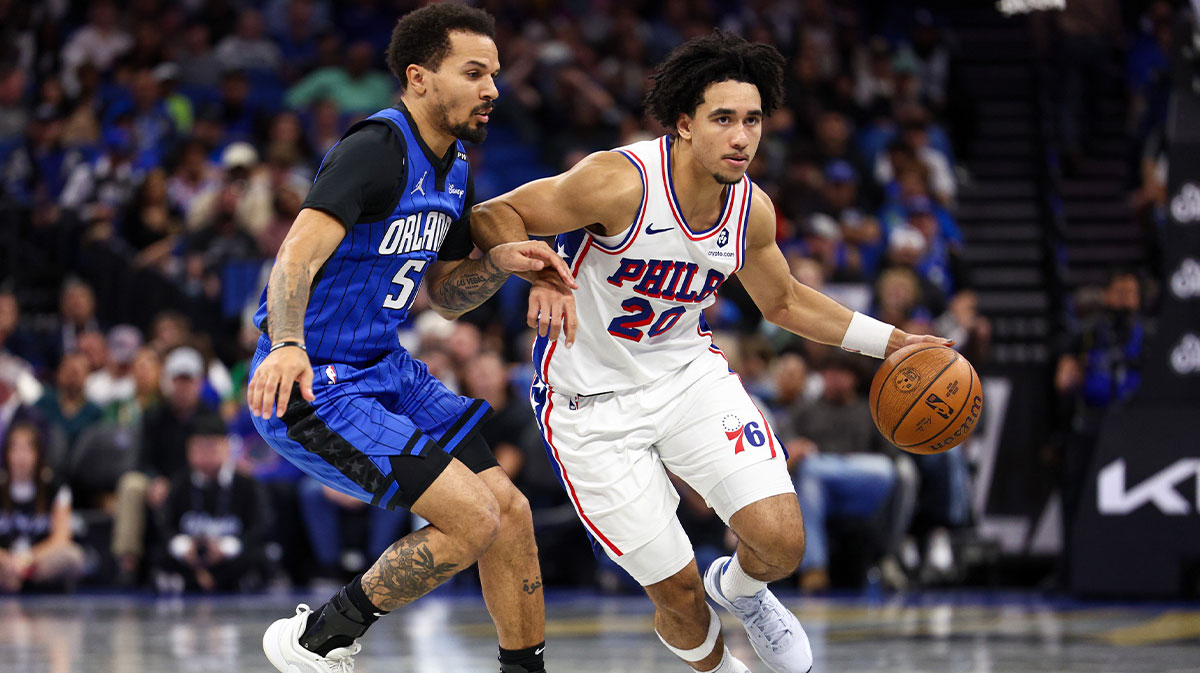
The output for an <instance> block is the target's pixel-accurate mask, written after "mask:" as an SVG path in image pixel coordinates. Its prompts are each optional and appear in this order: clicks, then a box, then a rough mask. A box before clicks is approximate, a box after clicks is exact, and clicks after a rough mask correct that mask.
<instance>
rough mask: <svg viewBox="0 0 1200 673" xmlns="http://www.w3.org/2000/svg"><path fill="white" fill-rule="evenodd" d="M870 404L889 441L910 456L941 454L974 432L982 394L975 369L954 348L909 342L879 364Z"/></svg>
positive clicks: (872, 416) (878, 424)
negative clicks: (914, 454)
mask: <svg viewBox="0 0 1200 673" xmlns="http://www.w3.org/2000/svg"><path fill="white" fill-rule="evenodd" d="M869 401H870V404H871V418H873V419H875V427H877V428H879V432H881V433H883V436H884V437H886V438H887V440H888V441H889V442H891V443H892V444H895V445H896V446H897V447H899V448H901V449H904V450H905V451H908V452H910V453H941V452H942V451H945V450H947V449H951V448H954V447H955V446H958V445H959V444H960V443H961V442H962V441H963V440H964V439H966V438H967V437H969V436H970V435H971V432H972V431H973V430H975V422H976V421H978V420H979V412H980V410H982V409H983V390H982V389H981V387H980V385H979V376H978V375H977V374H976V373H975V368H974V367H972V366H971V363H970V362H967V359H966V358H964V357H963V356H961V355H959V354H958V352H957V351H955V350H954V349H952V348H947V347H946V346H939V345H937V344H928V343H925V344H913V345H911V346H905V347H904V348H901V349H900V350H897V351H896V352H895V353H892V354H891V355H890V356H888V358H887V359H886V360H884V361H883V364H882V365H881V366H880V367H879V371H877V372H875V378H874V379H872V381H871V396H870V398H869Z"/></svg>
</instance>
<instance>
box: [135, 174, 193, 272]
mask: <svg viewBox="0 0 1200 673" xmlns="http://www.w3.org/2000/svg"><path fill="white" fill-rule="evenodd" d="M182 228H183V227H182V224H181V222H180V217H179V213H178V211H177V210H176V209H174V208H173V207H172V206H171V205H170V202H169V200H168V186H167V179H166V171H164V170H163V169H161V168H154V169H151V171H150V172H149V173H147V174H146V179H145V181H143V182H142V185H141V186H140V187H139V188H138V190H137V193H136V194H135V195H134V198H133V203H132V204H130V208H129V213H128V215H127V217H126V218H125V223H124V225H123V226H122V228H121V237H122V238H123V239H125V242H126V243H128V244H129V246H130V247H131V248H132V249H133V251H134V252H135V256H134V259H133V264H134V266H137V267H148V268H156V269H159V270H162V271H164V272H166V271H167V270H169V269H170V266H171V261H172V260H173V259H174V256H173V253H174V250H175V247H176V245H177V243H178V235H179V232H180V231H181V230H182Z"/></svg>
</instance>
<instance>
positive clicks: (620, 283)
mask: <svg viewBox="0 0 1200 673" xmlns="http://www.w3.org/2000/svg"><path fill="white" fill-rule="evenodd" d="M699 271H700V266H699V265H698V264H694V263H692V262H679V261H675V260H670V259H649V260H647V259H635V258H631V257H622V258H621V262H620V264H619V265H618V267H617V270H616V272H614V273H613V275H611V276H609V277H608V279H607V280H608V282H609V283H610V284H612V285H614V286H616V287H625V284H626V283H630V284H633V288H632V289H633V291H634V292H636V293H638V294H640V295H642V296H644V297H652V298H654V299H673V300H675V301H678V302H683V303H698V302H702V301H704V300H705V299H708V297H709V296H710V295H712V294H713V293H714V292H716V291H717V288H719V287H721V283H724V282H725V274H723V273H721V272H720V271H717V270H716V269H709V270H708V275H707V276H706V277H705V278H704V279H703V280H700V279H699V278H698V273H699Z"/></svg>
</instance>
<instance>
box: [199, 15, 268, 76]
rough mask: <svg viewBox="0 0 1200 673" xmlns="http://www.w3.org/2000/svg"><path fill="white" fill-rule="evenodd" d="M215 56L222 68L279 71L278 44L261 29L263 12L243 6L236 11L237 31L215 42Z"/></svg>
mask: <svg viewBox="0 0 1200 673" xmlns="http://www.w3.org/2000/svg"><path fill="white" fill-rule="evenodd" d="M215 53H216V56H217V60H218V61H220V63H221V66H222V67H223V68H224V69H225V70H265V71H268V72H276V73H277V72H279V69H280V66H281V65H282V62H283V60H282V57H281V56H280V53H279V45H277V44H275V42H274V41H272V40H271V39H270V38H268V37H267V36H266V35H265V33H264V28H263V17H262V13H261V12H259V11H258V10H257V9H243V10H242V11H241V13H240V14H238V20H237V32H235V33H234V34H233V35H230V36H228V37H226V38H224V39H222V40H221V41H220V42H218V43H217V48H216V52H215Z"/></svg>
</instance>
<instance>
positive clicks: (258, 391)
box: [246, 346, 316, 418]
mask: <svg viewBox="0 0 1200 673" xmlns="http://www.w3.org/2000/svg"><path fill="white" fill-rule="evenodd" d="M294 382H298V383H299V384H300V394H301V395H302V396H303V397H304V399H306V400H308V401H309V402H312V401H313V400H314V399H316V397H314V396H313V391H312V384H313V372H312V363H310V362H309V361H308V353H305V352H304V351H303V350H302V349H300V348H299V347H297V346H284V347H283V348H280V349H279V350H276V351H273V352H271V353H268V354H267V357H266V358H264V359H263V361H262V363H261V364H259V365H258V369H256V370H254V378H252V379H251V380H250V385H249V386H248V387H247V389H246V404H247V405H249V407H250V413H252V414H254V415H255V416H258V417H259V418H270V417H271V406H272V405H274V406H275V415H276V416H280V417H282V416H283V412H284V411H286V410H287V405H288V400H289V399H291V397H292V383H294Z"/></svg>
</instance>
